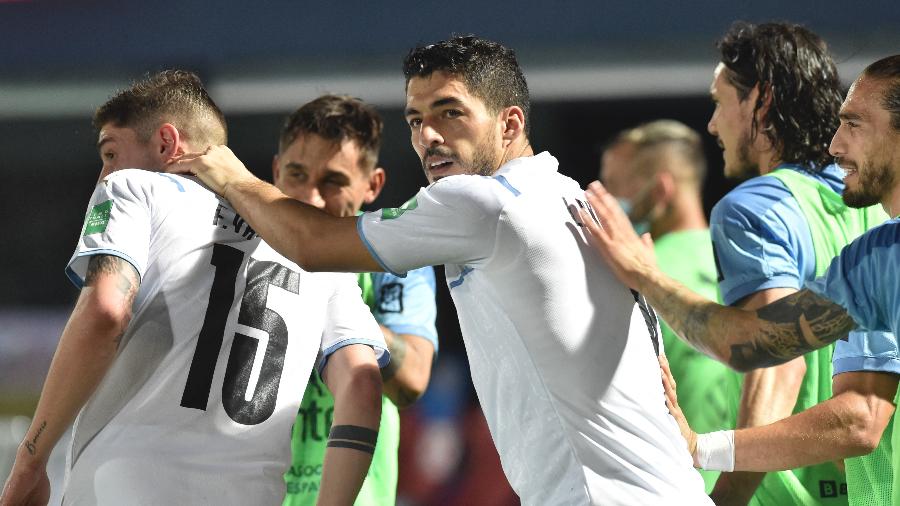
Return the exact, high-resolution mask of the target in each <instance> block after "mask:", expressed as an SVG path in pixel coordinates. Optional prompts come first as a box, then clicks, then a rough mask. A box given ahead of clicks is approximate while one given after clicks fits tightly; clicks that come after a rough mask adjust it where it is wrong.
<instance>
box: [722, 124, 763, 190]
mask: <svg viewBox="0 0 900 506" xmlns="http://www.w3.org/2000/svg"><path fill="white" fill-rule="evenodd" d="M750 144H751V141H750V134H749V133H747V132H743V133H742V134H741V136H740V137H738V140H737V146H735V152H736V153H737V159H736V160H735V161H734V163H733V164H731V165H729V166H726V167H725V177H729V178H733V179H748V178H751V177H753V176H758V175H759V164H758V163H755V162H752V161H751V160H750Z"/></svg>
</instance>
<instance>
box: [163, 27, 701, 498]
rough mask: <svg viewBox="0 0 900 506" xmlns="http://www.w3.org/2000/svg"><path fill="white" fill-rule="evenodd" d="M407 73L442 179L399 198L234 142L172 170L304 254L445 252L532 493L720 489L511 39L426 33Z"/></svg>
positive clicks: (426, 147)
mask: <svg viewBox="0 0 900 506" xmlns="http://www.w3.org/2000/svg"><path fill="white" fill-rule="evenodd" d="M404 71H405V74H406V79H407V84H406V110H405V113H406V120H407V123H408V124H409V128H410V140H411V141H412V146H413V149H414V150H415V151H416V154H417V155H418V156H419V157H420V159H421V161H422V166H423V168H424V170H425V174H426V177H427V178H428V180H429V181H430V182H431V184H430V185H429V186H428V187H427V188H424V189H422V190H420V191H419V193H418V194H417V195H416V196H415V197H414V198H412V199H410V200H409V201H408V202H407V203H406V204H404V205H403V206H402V207H400V208H398V209H384V210H382V211H378V212H371V213H365V214H363V215H362V216H361V217H360V218H358V219H354V218H335V217H333V216H330V215H328V214H326V213H322V212H319V211H318V210H316V209H314V208H311V207H309V206H306V205H304V204H302V203H299V202H297V201H295V200H294V199H291V198H287V197H285V196H284V195H283V194H282V193H281V192H279V191H278V190H277V189H275V188H274V187H272V186H271V185H268V184H266V183H264V182H262V181H260V180H258V179H256V178H255V177H253V176H252V174H250V173H249V172H248V171H247V169H246V168H245V167H244V166H243V164H242V163H241V162H240V160H238V159H237V158H236V157H235V156H234V154H233V153H231V152H230V151H229V150H228V149H227V148H225V147H214V148H211V149H210V150H209V151H208V152H207V153H206V154H204V155H198V156H196V157H191V158H190V159H186V160H185V161H184V162H180V164H179V165H180V167H176V168H173V170H180V171H184V170H189V171H193V172H196V173H197V174H198V175H200V177H201V179H203V180H204V181H205V182H207V184H210V185H211V187H212V188H215V189H216V190H217V192H218V193H219V194H221V195H223V196H224V197H225V198H227V199H229V200H230V201H231V202H232V204H233V205H235V206H237V209H238V210H239V211H240V213H241V216H243V217H244V218H246V219H247V220H248V221H249V222H250V223H252V224H253V226H254V229H255V230H257V231H258V232H260V233H261V235H262V236H263V237H266V238H267V240H268V239H269V237H271V240H272V241H273V242H272V244H273V247H275V248H276V249H277V250H280V251H281V252H282V253H284V254H286V256H288V258H292V259H294V260H295V261H297V262H299V264H300V265H303V266H304V267H306V268H309V269H313V270H334V269H344V270H353V271H365V270H371V271H379V270H385V271H387V272H394V273H402V272H406V271H409V270H411V269H415V268H418V267H421V266H424V265H432V264H445V269H446V273H447V281H448V285H449V287H450V293H451V295H452V297H453V300H454V303H455V305H456V308H457V313H458V315H459V319H460V326H461V328H462V333H463V338H464V340H465V345H466V351H467V353H468V358H469V363H470V368H471V373H472V379H473V382H474V385H475V389H476V391H477V393H478V397H479V400H480V402H481V406H482V409H483V410H484V412H485V418H486V419H487V421H488V426H489V427H490V430H491V435H492V437H493V439H494V442H495V444H496V446H497V449H498V452H499V454H500V459H501V462H502V464H503V469H504V472H505V473H506V476H507V478H508V479H509V481H510V484H511V485H512V487H513V489H514V490H515V491H516V493H518V494H519V496H520V497H521V499H522V502H523V503H524V504H541V505H543V504H623V505H624V504H627V505H633V504H660V503H663V502H666V501H667V500H672V498H675V497H677V498H678V500H679V501H683V502H685V503H690V504H708V503H709V498H708V497H707V496H706V494H705V493H704V490H703V481H702V479H701V478H700V476H699V475H698V474H697V473H696V472H695V471H694V470H693V469H691V468H690V459H689V458H688V456H687V455H685V453H686V452H684V443H683V441H682V440H681V438H680V436H679V434H678V428H677V425H676V424H675V422H674V419H673V418H672V417H671V415H670V414H669V413H668V412H667V410H666V407H665V402H664V399H663V391H662V385H661V384H660V383H661V382H660V380H659V372H658V371H659V367H658V365H657V361H656V358H655V356H656V350H655V349H654V348H655V346H656V345H657V341H658V338H657V336H656V334H657V329H658V326H657V325H656V319H655V315H654V314H653V313H652V311H650V310H649V309H648V308H647V307H646V305H645V304H643V302H642V301H641V302H638V299H637V297H636V295H635V294H633V293H632V292H631V291H629V290H628V289H627V288H626V287H625V286H623V285H622V284H621V283H618V282H617V281H616V280H615V279H614V278H613V277H612V273H611V272H610V271H609V270H608V269H607V268H606V267H605V266H604V265H603V262H602V261H601V260H600V259H599V258H597V255H595V254H594V253H593V252H592V251H591V249H590V245H589V244H588V243H587V241H586V237H585V236H584V235H583V233H582V229H581V227H580V226H579V223H580V221H579V220H580V218H578V217H577V216H576V215H573V213H572V212H571V211H570V209H569V205H576V206H578V205H579V204H578V202H579V201H583V199H584V192H582V191H581V190H580V187H579V186H578V184H577V183H575V182H574V181H572V180H571V179H569V178H567V177H564V176H562V175H560V174H559V173H558V172H557V171H558V164H557V161H556V159H555V158H553V156H551V155H550V154H549V153H546V152H543V153H540V154H534V151H533V150H532V147H531V144H530V142H529V140H528V135H527V131H528V119H529V101H528V87H527V85H526V83H525V78H524V76H523V75H522V72H521V69H520V68H519V65H518V63H517V61H516V59H515V55H514V53H513V52H512V51H511V50H510V49H508V48H506V47H504V46H502V45H500V44H498V43H496V42H492V41H487V40H484V39H479V38H477V37H473V36H467V37H455V38H452V39H450V40H446V41H442V42H438V43H436V44H431V45H428V46H422V47H417V48H414V49H413V50H411V51H410V53H409V54H408V55H407V57H406V59H405V63H404ZM325 237H327V238H328V240H327V241H323V240H321V239H322V238H325ZM310 246H313V247H310ZM673 438H674V439H673Z"/></svg>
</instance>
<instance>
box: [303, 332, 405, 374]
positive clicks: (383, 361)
mask: <svg viewBox="0 0 900 506" xmlns="http://www.w3.org/2000/svg"><path fill="white" fill-rule="evenodd" d="M351 344H365V345H368V346H371V347H372V348H373V349H379V350H384V353H382V354H381V356H380V357H378V367H379V368H382V369H383V368H384V367H386V366H387V365H388V364H389V363H390V362H391V352H390V351H388V349H387V347H386V345H385V344H384V342H379V341H375V340H372V339H359V338H351V339H344V340H343V341H338V342H336V343H334V344H332V345H331V346H329V347H328V348H325V350H324V351H322V360H321V361H320V362H319V365H318V366H316V371H317V372H318V373H319V376H321V375H322V371H323V370H325V366H326V365H327V364H328V357H330V356H331V354H332V353H334V352H336V351H338V350H339V349H341V348H343V347H344V346H350V345H351Z"/></svg>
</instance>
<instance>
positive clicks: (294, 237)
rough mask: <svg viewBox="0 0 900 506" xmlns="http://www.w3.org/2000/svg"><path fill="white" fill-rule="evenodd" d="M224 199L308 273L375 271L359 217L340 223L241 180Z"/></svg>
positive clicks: (273, 190)
mask: <svg viewBox="0 0 900 506" xmlns="http://www.w3.org/2000/svg"><path fill="white" fill-rule="evenodd" d="M223 196H224V197H225V198H226V199H228V201H229V202H230V203H231V205H232V206H233V207H234V209H235V211H237V213H238V214H240V215H241V217H242V218H243V219H244V220H246V221H247V222H248V223H249V224H250V226H251V227H252V228H253V230H254V231H256V233H258V234H259V235H260V236H261V237H262V238H263V239H264V240H265V241H266V243H267V244H269V246H271V247H272V248H273V249H274V250H275V251H277V252H279V253H281V254H282V255H284V256H285V257H287V258H289V259H291V260H293V261H294V262H296V263H297V264H298V265H299V266H300V267H302V268H304V269H305V270H308V271H333V272H374V271H380V270H381V268H380V267H379V266H378V264H377V263H376V262H375V261H374V260H373V259H372V258H371V256H370V255H369V253H368V251H367V250H366V248H365V245H364V244H363V243H362V241H361V240H360V239H359V236H358V234H357V231H356V218H355V217H353V218H338V217H335V216H331V215H329V214H328V213H325V212H323V211H320V210H319V209H316V208H315V207H312V206H310V205H307V204H304V203H302V202H299V201H297V200H294V199H292V198H290V197H287V196H286V195H284V194H283V193H281V191H279V190H278V189H277V188H275V187H274V186H272V185H270V184H269V183H266V182H264V181H261V180H259V179H255V178H254V179H242V180H240V181H236V182H234V183H232V184H230V185H228V186H227V187H226V188H225V191H224V194H223Z"/></svg>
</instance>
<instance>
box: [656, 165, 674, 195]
mask: <svg viewBox="0 0 900 506" xmlns="http://www.w3.org/2000/svg"><path fill="white" fill-rule="evenodd" d="M655 177H656V185H655V187H654V189H653V193H654V195H653V199H654V200H655V201H656V202H669V201H670V200H672V197H673V196H674V195H675V177H674V176H672V173H671V172H668V171H665V170H661V171H659V172H657V173H656V176H655Z"/></svg>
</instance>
